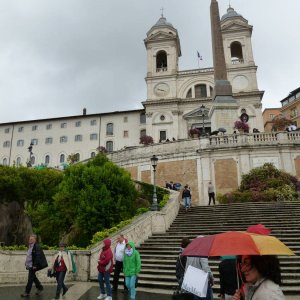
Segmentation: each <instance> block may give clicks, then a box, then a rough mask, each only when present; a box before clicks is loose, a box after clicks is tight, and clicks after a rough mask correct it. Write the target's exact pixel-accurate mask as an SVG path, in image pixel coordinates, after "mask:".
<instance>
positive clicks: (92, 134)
mask: <svg viewBox="0 0 300 300" xmlns="http://www.w3.org/2000/svg"><path fill="white" fill-rule="evenodd" d="M97 139H98V134H97V133H91V134H90V140H91V141H94V140H97Z"/></svg>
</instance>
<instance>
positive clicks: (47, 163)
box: [45, 155, 50, 165]
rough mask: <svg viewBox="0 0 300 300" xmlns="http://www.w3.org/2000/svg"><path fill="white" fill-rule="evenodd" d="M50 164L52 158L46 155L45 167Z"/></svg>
mask: <svg viewBox="0 0 300 300" xmlns="http://www.w3.org/2000/svg"><path fill="white" fill-rule="evenodd" d="M49 163H50V156H49V155H46V156H45V165H49Z"/></svg>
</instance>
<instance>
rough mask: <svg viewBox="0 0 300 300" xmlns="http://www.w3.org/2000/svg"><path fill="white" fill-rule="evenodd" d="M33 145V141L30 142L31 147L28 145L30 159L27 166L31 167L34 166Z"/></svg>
mask: <svg viewBox="0 0 300 300" xmlns="http://www.w3.org/2000/svg"><path fill="white" fill-rule="evenodd" d="M32 146H33V142H31V143H30V145H29V147H28V151H29V161H28V163H27V167H31V166H32V154H33V153H32Z"/></svg>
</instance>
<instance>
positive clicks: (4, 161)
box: [2, 158, 7, 166]
mask: <svg viewBox="0 0 300 300" xmlns="http://www.w3.org/2000/svg"><path fill="white" fill-rule="evenodd" d="M2 165H3V166H7V158H3V161H2Z"/></svg>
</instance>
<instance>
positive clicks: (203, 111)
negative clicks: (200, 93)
mask: <svg viewBox="0 0 300 300" xmlns="http://www.w3.org/2000/svg"><path fill="white" fill-rule="evenodd" d="M199 113H200V115H201V116H202V136H204V135H205V127H204V118H205V117H206V114H207V113H206V110H205V106H204V105H203V104H202V105H201V106H200V110H199Z"/></svg>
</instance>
